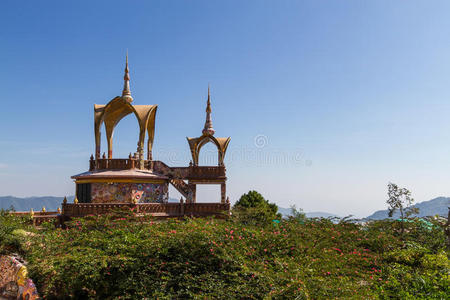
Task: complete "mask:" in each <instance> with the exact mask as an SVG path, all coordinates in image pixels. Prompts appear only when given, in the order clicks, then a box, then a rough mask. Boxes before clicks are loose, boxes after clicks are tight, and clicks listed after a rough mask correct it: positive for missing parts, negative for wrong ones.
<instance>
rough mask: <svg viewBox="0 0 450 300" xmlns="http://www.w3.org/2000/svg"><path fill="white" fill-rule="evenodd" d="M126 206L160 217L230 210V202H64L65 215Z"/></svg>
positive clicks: (107, 211) (97, 212) (88, 213)
mask: <svg viewBox="0 0 450 300" xmlns="http://www.w3.org/2000/svg"><path fill="white" fill-rule="evenodd" d="M124 208H127V209H132V210H133V211H134V212H135V213H142V214H150V215H154V216H158V217H181V216H185V215H188V216H210V215H216V216H223V215H226V214H227V213H228V212H229V210H230V203H139V204H132V203H77V204H74V203H66V204H63V215H64V216H67V217H82V216H87V215H100V214H105V213H109V212H111V211H113V210H115V209H124Z"/></svg>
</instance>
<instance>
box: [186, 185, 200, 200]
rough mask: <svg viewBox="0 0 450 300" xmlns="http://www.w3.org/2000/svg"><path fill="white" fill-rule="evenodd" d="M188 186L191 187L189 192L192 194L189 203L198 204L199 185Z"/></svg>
mask: <svg viewBox="0 0 450 300" xmlns="http://www.w3.org/2000/svg"><path fill="white" fill-rule="evenodd" d="M188 186H189V190H190V192H191V199H189V203H196V202H197V185H196V184H194V183H188ZM186 202H187V201H186Z"/></svg>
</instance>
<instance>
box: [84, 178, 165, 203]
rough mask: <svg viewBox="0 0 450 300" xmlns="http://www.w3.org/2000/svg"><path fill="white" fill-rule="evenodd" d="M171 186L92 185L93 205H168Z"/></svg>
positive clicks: (149, 184)
mask: <svg viewBox="0 0 450 300" xmlns="http://www.w3.org/2000/svg"><path fill="white" fill-rule="evenodd" d="M168 200H169V186H168V184H165V183H162V184H159V183H118V182H115V183H92V203H118V202H128V203H133V202H138V203H167V202H168Z"/></svg>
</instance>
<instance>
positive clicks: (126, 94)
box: [122, 50, 133, 102]
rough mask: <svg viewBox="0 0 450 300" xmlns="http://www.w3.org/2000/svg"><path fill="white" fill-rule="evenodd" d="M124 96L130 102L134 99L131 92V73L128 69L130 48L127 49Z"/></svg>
mask: <svg viewBox="0 0 450 300" xmlns="http://www.w3.org/2000/svg"><path fill="white" fill-rule="evenodd" d="M122 98H123V99H125V100H126V101H128V102H131V101H133V97H131V92H130V74H129V70H128V50H127V58H126V63H125V75H124V76H123V91H122Z"/></svg>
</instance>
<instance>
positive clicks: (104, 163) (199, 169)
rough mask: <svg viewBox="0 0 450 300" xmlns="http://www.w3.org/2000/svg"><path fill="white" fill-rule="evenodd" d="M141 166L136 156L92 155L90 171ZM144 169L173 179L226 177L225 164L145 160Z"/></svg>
mask: <svg viewBox="0 0 450 300" xmlns="http://www.w3.org/2000/svg"><path fill="white" fill-rule="evenodd" d="M138 167H139V161H138V160H137V159H135V158H99V159H94V158H93V157H91V159H90V161H89V171H94V170H107V169H119V170H126V169H134V168H138ZM144 169H147V170H153V171H155V172H156V173H159V174H162V175H165V176H168V177H169V178H171V179H172V178H173V179H183V180H189V179H206V180H207V179H222V178H225V172H226V170H225V166H189V167H169V166H168V165H166V164H165V163H163V162H162V161H148V160H145V161H144Z"/></svg>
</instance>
